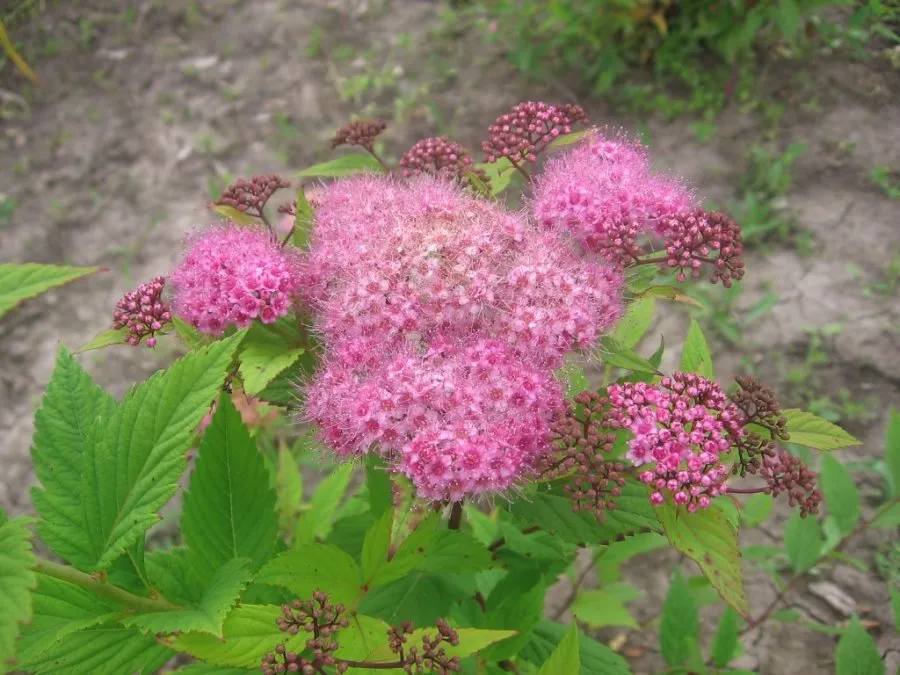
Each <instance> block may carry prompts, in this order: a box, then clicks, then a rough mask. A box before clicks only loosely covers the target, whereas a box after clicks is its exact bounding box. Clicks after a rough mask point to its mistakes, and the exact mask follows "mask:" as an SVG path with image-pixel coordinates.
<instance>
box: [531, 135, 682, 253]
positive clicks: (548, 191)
mask: <svg viewBox="0 0 900 675" xmlns="http://www.w3.org/2000/svg"><path fill="white" fill-rule="evenodd" d="M693 202H694V199H693V196H692V195H691V193H690V192H689V191H688V190H687V189H686V188H685V187H684V186H683V185H682V184H680V183H679V182H678V181H676V180H674V179H671V178H667V177H665V176H661V175H658V174H654V173H653V172H652V170H651V166H650V158H649V156H648V154H647V151H646V148H644V147H643V146H642V145H640V144H639V143H636V142H633V141H629V140H628V139H626V138H624V137H618V138H613V139H610V138H607V137H605V136H603V135H601V134H600V133H599V132H596V131H595V132H592V133H590V134H588V136H587V137H586V138H585V140H584V141H583V142H582V143H580V144H579V145H578V146H576V147H575V148H574V149H572V150H570V151H568V152H566V153H565V154H563V155H561V156H560V157H557V158H554V159H551V160H550V161H549V162H548V163H547V166H546V167H545V169H544V171H543V173H542V174H541V175H540V176H539V177H538V180H537V185H536V187H535V196H534V201H533V204H532V210H533V213H534V217H535V218H536V219H537V221H538V222H539V223H540V224H541V225H543V226H544V227H546V228H548V229H552V230H556V231H563V232H568V233H569V234H570V235H571V236H573V237H574V238H575V239H576V241H578V242H579V243H580V244H581V246H582V247H583V248H584V249H585V250H587V251H593V252H595V253H599V254H600V255H602V256H604V257H605V258H607V259H608V260H609V261H611V262H613V263H615V264H617V265H620V266H625V265H627V264H629V263H631V262H633V260H634V258H636V257H637V255H638V254H639V253H640V248H639V246H638V239H639V238H640V237H641V235H643V234H645V233H657V234H660V232H659V231H658V230H659V226H658V221H659V219H660V218H661V217H663V216H671V215H674V214H679V213H682V212H684V211H686V210H688V209H689V208H691V206H692V205H693Z"/></svg>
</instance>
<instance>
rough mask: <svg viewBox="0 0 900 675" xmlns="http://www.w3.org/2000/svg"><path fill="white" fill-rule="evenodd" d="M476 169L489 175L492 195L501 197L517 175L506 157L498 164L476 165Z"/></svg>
mask: <svg viewBox="0 0 900 675" xmlns="http://www.w3.org/2000/svg"><path fill="white" fill-rule="evenodd" d="M474 168H475V169H481V170H482V171H484V173H485V174H487V177H488V180H489V181H490V186H489V187H490V189H491V194H492V195H494V196H497V195H499V194H500V193H501V192H503V191H504V190H505V189H506V188H507V187H509V184H510V181H512V179H513V176H514V175H515V174H516V169H515V167H514V166H513V165H512V162H510V161H509V159H507V158H506V157H501V158H500V159H498V160H497V161H496V162H483V163H481V164H475V166H474Z"/></svg>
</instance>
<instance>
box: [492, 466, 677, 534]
mask: <svg viewBox="0 0 900 675" xmlns="http://www.w3.org/2000/svg"><path fill="white" fill-rule="evenodd" d="M616 504H617V507H616V509H615V510H613V511H609V512H607V513H606V514H605V518H604V521H603V522H602V523H598V522H597V519H596V518H595V517H594V516H593V515H590V514H588V513H581V512H580V513H575V512H573V511H572V504H571V502H570V501H569V500H568V499H566V498H564V497H558V496H556V495H552V494H548V493H546V492H539V493H537V494H535V495H531V496H529V497H528V498H527V499H520V500H518V501H516V502H513V503H512V504H510V505H509V506H508V507H507V508H508V509H509V512H510V513H511V514H512V515H513V516H514V517H515V518H516V520H517V521H518V522H519V523H520V525H521V526H522V529H524V528H525V527H530V526H535V525H536V526H538V527H539V528H540V529H541V530H543V531H544V532H548V533H550V534H552V535H554V536H557V537H560V538H562V539H563V540H565V541H568V542H571V543H573V544H590V545H595V544H605V543H609V542H611V541H614V540H616V539H617V538H619V537H621V536H622V535H626V534H630V533H634V532H640V531H646V530H652V531H659V529H660V525H659V520H658V519H657V517H656V513H655V512H654V510H653V507H652V506H651V505H650V501H649V500H648V499H647V490H646V488H645V487H644V486H643V485H641V484H640V483H637V482H636V481H628V482H627V483H625V485H624V486H623V487H622V494H621V495H620V496H619V497H617V498H616Z"/></svg>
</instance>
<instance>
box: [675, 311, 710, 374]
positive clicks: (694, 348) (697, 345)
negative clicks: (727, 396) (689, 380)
mask: <svg viewBox="0 0 900 675" xmlns="http://www.w3.org/2000/svg"><path fill="white" fill-rule="evenodd" d="M679 370H681V371H683V372H685V373H697V374H698V375H702V376H703V377H707V378H710V379H712V378H713V365H712V356H711V355H710V353H709V345H708V344H707V343H706V338H705V337H704V335H703V331H702V330H701V329H700V324H699V323H697V320H696V319H691V326H690V328H688V332H687V337H685V339H684V347H683V348H682V351H681V366H680V367H679Z"/></svg>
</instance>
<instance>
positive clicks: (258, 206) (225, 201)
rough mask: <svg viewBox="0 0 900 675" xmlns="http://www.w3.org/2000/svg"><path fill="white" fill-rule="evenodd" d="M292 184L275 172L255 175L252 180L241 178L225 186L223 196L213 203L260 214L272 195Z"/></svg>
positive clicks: (255, 214) (251, 213)
mask: <svg viewBox="0 0 900 675" xmlns="http://www.w3.org/2000/svg"><path fill="white" fill-rule="evenodd" d="M290 186H291V183H290V181H287V180H285V179H284V178H282V177H281V176H277V175H275V174H266V175H262V176H254V177H253V178H251V179H250V180H244V179H243V178H240V179H238V180H237V181H235V182H234V183H232V184H231V185H229V186H228V187H227V188H225V191H224V192H222V196H221V197H219V198H218V199H217V200H215V201H214V202H213V204H220V205H223V206H230V207H232V208H234V209H237V210H238V211H241V212H242V213H249V214H250V215H252V216H260V215H261V214H262V212H263V209H264V208H265V207H266V204H267V203H268V202H269V199H271V197H272V195H273V194H275V192H276V191H277V190H280V189H281V188H286V187H290Z"/></svg>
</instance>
